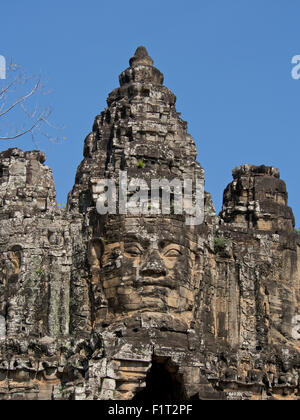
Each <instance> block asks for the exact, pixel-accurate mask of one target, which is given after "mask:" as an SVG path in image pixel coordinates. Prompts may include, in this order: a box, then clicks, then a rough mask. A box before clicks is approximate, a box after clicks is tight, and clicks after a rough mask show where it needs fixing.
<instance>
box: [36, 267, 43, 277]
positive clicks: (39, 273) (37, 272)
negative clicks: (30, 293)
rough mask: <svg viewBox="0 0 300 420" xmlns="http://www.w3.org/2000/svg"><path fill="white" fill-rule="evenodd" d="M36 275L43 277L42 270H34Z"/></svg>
mask: <svg viewBox="0 0 300 420" xmlns="http://www.w3.org/2000/svg"><path fill="white" fill-rule="evenodd" d="M36 274H38V275H39V276H43V275H44V271H43V269H42V268H38V269H37V270H36Z"/></svg>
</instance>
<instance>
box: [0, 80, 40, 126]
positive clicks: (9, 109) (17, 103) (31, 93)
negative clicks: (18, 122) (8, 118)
mask: <svg viewBox="0 0 300 420" xmlns="http://www.w3.org/2000/svg"><path fill="white" fill-rule="evenodd" d="M39 84H40V81H38V82H37V84H36V85H35V86H34V88H33V89H32V91H31V92H29V93H28V94H27V95H25V96H23V97H22V98H20V99H18V100H17V101H16V102H15V103H14V104H13V105H11V106H10V107H9V108H8V109H6V110H5V111H4V112H2V113H1V114H0V118H1V117H3V115H5V114H7V113H8V112H9V111H11V110H12V109H13V108H15V107H16V106H17V105H19V104H20V103H21V102H24V101H26V99H28V98H30V96H32V95H33V94H34V93H35V92H36V91H37V89H38V87H39Z"/></svg>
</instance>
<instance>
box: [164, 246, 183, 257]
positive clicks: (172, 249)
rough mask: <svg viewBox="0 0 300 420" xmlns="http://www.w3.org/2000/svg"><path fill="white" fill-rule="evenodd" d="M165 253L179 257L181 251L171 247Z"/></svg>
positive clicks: (167, 255) (166, 255) (168, 255)
mask: <svg viewBox="0 0 300 420" xmlns="http://www.w3.org/2000/svg"><path fill="white" fill-rule="evenodd" d="M164 255H165V257H178V256H179V255H181V252H180V251H179V249H175V248H171V249H168V250H167V251H166V252H165V254H164Z"/></svg>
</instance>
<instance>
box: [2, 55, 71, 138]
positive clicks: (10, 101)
mask: <svg viewBox="0 0 300 420" xmlns="http://www.w3.org/2000/svg"><path fill="white" fill-rule="evenodd" d="M10 79H12V80H10ZM33 83H34V85H33ZM29 84H31V85H33V87H31V88H29ZM26 90H27V92H26ZM49 92H50V91H49V90H48V91H45V89H44V86H43V85H42V82H41V78H40V77H34V76H30V75H27V74H26V73H24V71H23V70H21V67H20V66H18V65H16V64H14V63H13V62H11V63H10V64H9V66H8V69H7V80H6V84H5V85H4V82H2V86H1V81H0V140H14V139H19V138H20V137H22V136H25V135H26V134H30V135H31V137H32V141H33V142H34V143H35V144H36V140H35V136H37V135H41V136H43V137H46V138H47V139H48V140H50V141H53V142H57V141H58V137H56V136H53V135H52V133H51V131H53V130H61V129H62V128H63V127H57V126H55V125H54V124H52V123H50V121H49V116H50V114H51V111H52V110H51V108H50V107H49V106H41V103H45V101H44V100H43V97H42V96H44V95H46V94H48V93H49ZM33 98H34V99H35V101H34V99H33ZM38 99H40V101H39V102H40V103H39V102H37V100H38ZM43 126H45V127H47V131H49V132H45V131H43V130H42V127H43ZM3 131H5V132H3ZM64 139H65V138H64Z"/></svg>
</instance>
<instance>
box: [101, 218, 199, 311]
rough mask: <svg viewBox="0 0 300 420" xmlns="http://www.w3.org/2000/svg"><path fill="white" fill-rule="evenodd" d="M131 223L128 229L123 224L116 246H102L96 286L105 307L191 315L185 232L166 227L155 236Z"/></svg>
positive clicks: (150, 228) (190, 261)
mask: <svg viewBox="0 0 300 420" xmlns="http://www.w3.org/2000/svg"><path fill="white" fill-rule="evenodd" d="M135 220H136V223H135V224H134V225H130V227H126V222H125V228H124V230H123V234H122V240H121V241H120V242H115V241H109V240H107V241H106V243H105V245H104V254H103V257H102V270H101V282H102V284H103V290H104V293H105V297H106V298H107V301H108V306H109V308H110V309H112V310H113V311H114V312H116V313H120V312H121V313H126V312H131V311H137V310H151V311H158V312H176V313H179V312H191V313H192V310H193V306H194V293H195V287H196V285H195V284H194V280H193V279H194V265H195V254H194V252H192V251H191V248H192V247H191V246H190V244H189V242H188V240H187V238H185V236H184V231H183V230H182V228H181V229H180V228H179V227H176V226H175V225H173V226H172V225H171V224H170V226H168V225H167V224H166V223H165V224H164V226H162V227H160V229H159V231H157V229H156V228H155V226H154V225H153V224H152V223H151V222H146V223H145V221H143V222H142V223H140V222H138V221H137V219H135ZM123 227H124V226H123Z"/></svg>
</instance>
